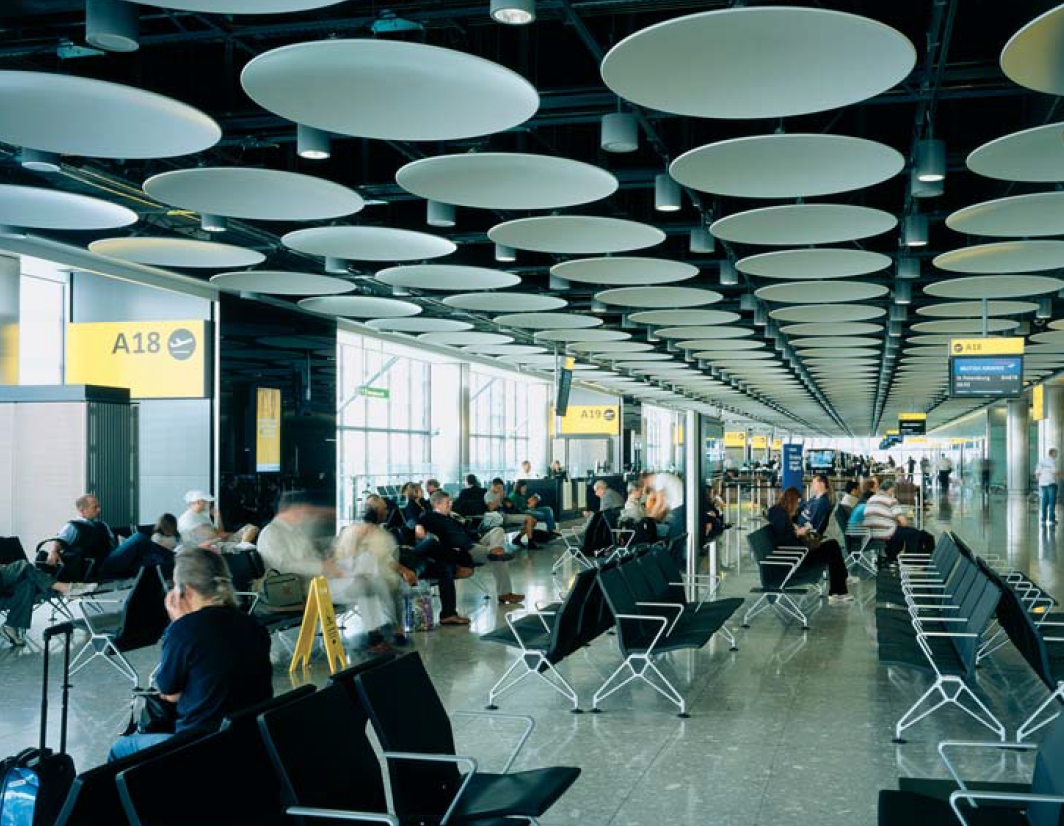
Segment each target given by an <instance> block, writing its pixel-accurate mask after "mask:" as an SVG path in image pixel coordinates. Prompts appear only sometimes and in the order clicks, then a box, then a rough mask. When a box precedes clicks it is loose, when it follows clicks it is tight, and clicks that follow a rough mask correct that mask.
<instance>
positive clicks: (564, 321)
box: [494, 313, 602, 330]
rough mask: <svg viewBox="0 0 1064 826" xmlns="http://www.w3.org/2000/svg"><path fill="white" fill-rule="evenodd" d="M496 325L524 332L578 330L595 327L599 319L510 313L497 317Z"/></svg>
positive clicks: (552, 314) (572, 315) (559, 314)
mask: <svg viewBox="0 0 1064 826" xmlns="http://www.w3.org/2000/svg"><path fill="white" fill-rule="evenodd" d="M494 321H495V323H496V324H499V325H502V326H504V327H521V328H524V329H526V330H578V329H582V328H585V327H597V326H599V325H600V324H601V323H602V319H601V318H595V317H594V316H588V315H578V314H577V313H510V314H507V315H497V316H495V318H494Z"/></svg>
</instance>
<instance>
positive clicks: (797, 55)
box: [602, 7, 916, 119]
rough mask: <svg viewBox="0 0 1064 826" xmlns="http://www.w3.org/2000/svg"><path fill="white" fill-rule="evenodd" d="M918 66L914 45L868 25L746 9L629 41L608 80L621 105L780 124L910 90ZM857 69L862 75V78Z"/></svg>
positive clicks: (824, 15) (838, 16)
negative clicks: (900, 87)
mask: <svg viewBox="0 0 1064 826" xmlns="http://www.w3.org/2000/svg"><path fill="white" fill-rule="evenodd" d="M869 55H875V59H874V60H869ZM915 62H916V51H915V49H913V45H912V43H910V42H909V40H908V38H906V37H905V35H903V34H902V33H901V32H899V31H897V30H896V29H892V28H890V27H889V26H887V25H884V24H883V23H880V22H878V21H876V20H872V19H869V18H867V17H859V16H857V15H853V14H846V13H844V12H837V11H828V10H826V9H812V8H782V7H769V8H740V9H725V10H720V11H710V12H702V13H700V14H691V15H687V16H684V17H675V18H672V19H670V20H666V21H664V22H663V23H658V24H656V25H653V26H649V27H647V28H645V29H642V30H640V31H637V32H636V33H635V34H632V35H629V36H628V37H626V38H625V39H624V40H622V41H621V42H620V43H618V44H617V45H616V46H614V47H613V48H612V49H610V51H609V53H608V54H607V55H606V57H605V59H603V61H602V79H603V81H604V82H605V83H606V85H607V86H608V87H609V88H610V89H612V90H613V91H614V92H615V93H616V94H618V95H620V96H621V97H623V98H625V99H627V100H630V101H632V102H633V103H637V104H639V105H640V106H646V107H649V108H651V109H658V110H660V111H663V112H673V113H675V114H679V115H688V116H693V117H702V118H729V119H743V118H775V117H787V116H791V115H801V114H807V113H809V112H822V111H825V110H827V109H835V108H837V107H839V106H846V105H848V104H851V103H857V102H858V101H861V100H865V99H866V98H870V97H872V96H873V95H877V94H879V93H880V92H883V91H886V90H887V89H889V88H891V87H892V86H894V85H895V84H896V83H899V82H901V81H902V80H904V78H905V77H906V75H908V74H909V72H910V71H912V68H913V65H914V63H915ZM858 65H859V66H861V67H862V71H859V72H858V71H854V69H853V67H854V66H858ZM863 67H867V70H866V69H864V68H863ZM662 78H668V82H663V81H662Z"/></svg>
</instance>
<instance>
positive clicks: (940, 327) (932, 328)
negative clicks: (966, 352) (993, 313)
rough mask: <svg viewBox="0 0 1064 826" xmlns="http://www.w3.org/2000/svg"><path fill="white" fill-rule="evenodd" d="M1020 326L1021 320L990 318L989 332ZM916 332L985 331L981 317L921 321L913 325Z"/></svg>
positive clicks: (1000, 331) (1003, 330)
mask: <svg viewBox="0 0 1064 826" xmlns="http://www.w3.org/2000/svg"><path fill="white" fill-rule="evenodd" d="M1019 326H1020V322H1018V321H1012V320H1010V319H1006V318H988V319H987V332H990V333H1003V332H1005V331H1006V330H1014V329H1016V328H1017V327H1019ZM912 329H913V332H916V333H978V334H981V333H982V331H983V323H982V320H981V319H971V320H968V319H950V320H942V321H919V322H917V323H916V324H913V326H912Z"/></svg>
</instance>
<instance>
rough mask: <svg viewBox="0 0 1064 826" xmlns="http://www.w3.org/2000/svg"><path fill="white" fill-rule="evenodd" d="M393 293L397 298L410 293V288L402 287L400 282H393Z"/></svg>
mask: <svg viewBox="0 0 1064 826" xmlns="http://www.w3.org/2000/svg"><path fill="white" fill-rule="evenodd" d="M392 295H394V296H396V297H397V298H402V297H403V296H407V295H410V290H409V289H407V288H406V287H400V286H399V285H398V284H393V285H392Z"/></svg>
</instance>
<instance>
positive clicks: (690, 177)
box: [669, 134, 905, 198]
mask: <svg viewBox="0 0 1064 826" xmlns="http://www.w3.org/2000/svg"><path fill="white" fill-rule="evenodd" d="M904 166H905V159H904V158H903V157H902V156H901V154H900V153H899V152H897V151H896V150H894V149H892V148H891V147H889V146H886V145H885V144H882V143H877V142H875V141H870V140H866V139H864V138H854V137H849V136H846V135H823V134H809V135H807V134H781V135H755V136H753V137H746V138H732V139H730V140H725V141H719V142H718V143H711V144H708V145H706V146H701V147H698V148H697V149H692V150H690V151H689V152H686V153H684V154H683V155H681V156H680V157H678V158H677V159H676V160H675V161H673V162H672V164H671V166H670V167H669V172H670V174H671V175H672V177H673V178H675V179H676V180H677V181H678V182H679V183H680V184H682V185H683V186H689V187H691V188H692V189H697V190H699V191H700V192H712V193H715V194H717V195H728V196H731V197H735V198H799V197H808V196H812V195H830V194H832V193H835V192H849V191H850V190H853V189H862V188H864V187H868V186H873V185H874V184H878V183H880V182H882V181H885V180H887V179H888V178H892V177H894V176H895V175H897V174H898V173H899V172H900V171H901V170H902V168H903V167H904Z"/></svg>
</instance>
